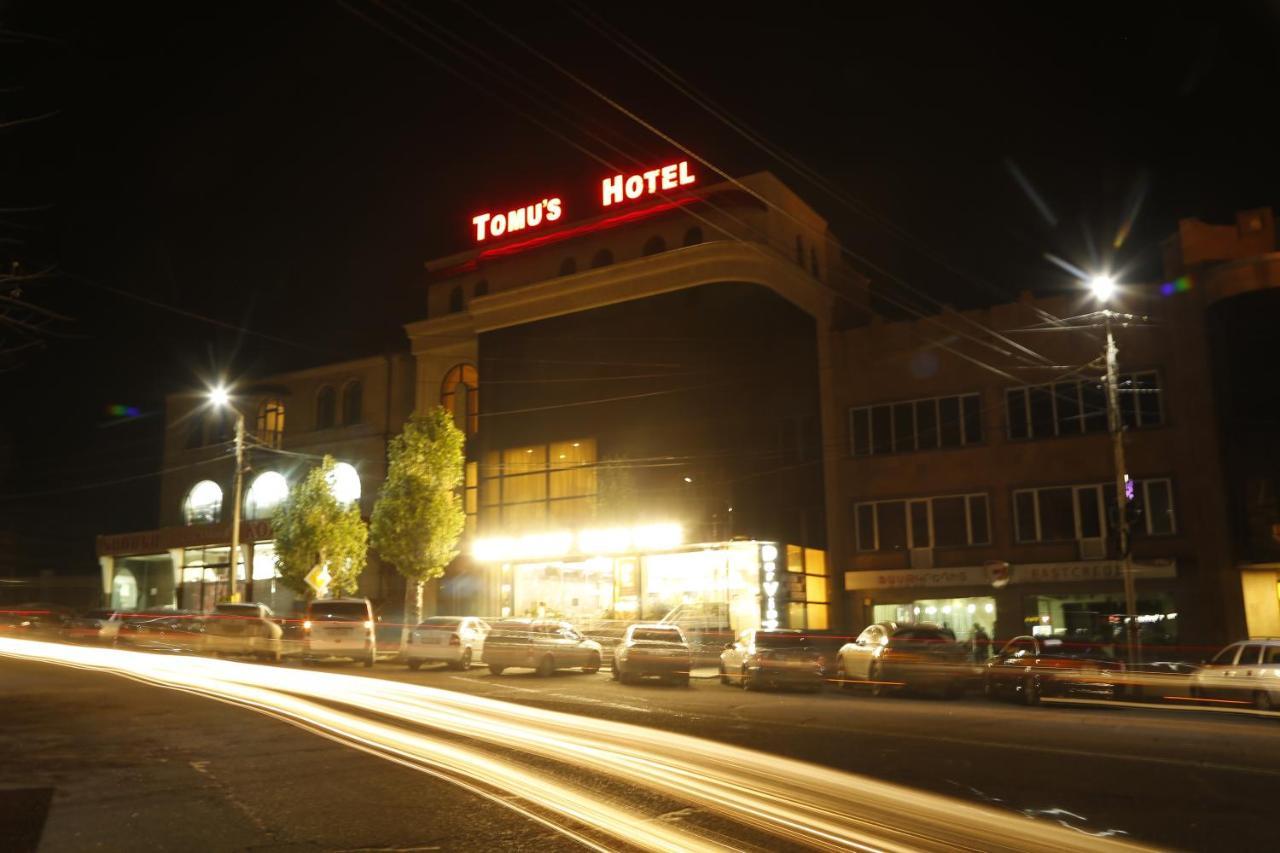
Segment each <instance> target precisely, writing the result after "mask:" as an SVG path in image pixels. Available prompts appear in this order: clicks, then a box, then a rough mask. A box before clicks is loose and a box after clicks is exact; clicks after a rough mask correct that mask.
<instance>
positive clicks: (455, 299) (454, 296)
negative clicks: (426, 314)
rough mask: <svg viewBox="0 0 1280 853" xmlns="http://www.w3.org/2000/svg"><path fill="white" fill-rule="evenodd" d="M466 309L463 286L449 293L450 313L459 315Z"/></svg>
mask: <svg viewBox="0 0 1280 853" xmlns="http://www.w3.org/2000/svg"><path fill="white" fill-rule="evenodd" d="M464 307H466V300H465V298H464V297H463V295H462V285H458V286H457V287H455V288H454V289H453V290H451V291H450V292H449V313H450V314H457V313H459V312H461V311H462V309H463V308H464Z"/></svg>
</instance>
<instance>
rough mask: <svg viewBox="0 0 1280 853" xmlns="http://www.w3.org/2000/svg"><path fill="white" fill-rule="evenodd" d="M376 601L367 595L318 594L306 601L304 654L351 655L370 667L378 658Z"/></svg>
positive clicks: (305, 657)
mask: <svg viewBox="0 0 1280 853" xmlns="http://www.w3.org/2000/svg"><path fill="white" fill-rule="evenodd" d="M374 628H375V625H374V618H373V604H372V603H371V602H370V601H369V599H367V598H319V599H315V600H313V601H310V602H308V603H307V618H306V621H304V622H303V623H302V634H303V638H304V639H303V643H302V658H303V660H317V659H319V658H350V659H351V660H353V661H355V662H356V663H362V664H364V665H365V666H366V667H371V666H373V664H374V661H376V660H377V659H378V642H377V634H376V633H375V630H374Z"/></svg>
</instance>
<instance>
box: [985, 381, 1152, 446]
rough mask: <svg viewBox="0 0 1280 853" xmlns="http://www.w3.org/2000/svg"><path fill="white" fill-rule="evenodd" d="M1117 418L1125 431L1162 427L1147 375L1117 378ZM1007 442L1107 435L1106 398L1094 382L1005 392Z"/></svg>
mask: <svg viewBox="0 0 1280 853" xmlns="http://www.w3.org/2000/svg"><path fill="white" fill-rule="evenodd" d="M1118 379H1119V391H1120V394H1119V397H1120V414H1121V417H1122V419H1123V421H1124V424H1125V426H1127V427H1130V428H1134V427H1150V426H1159V425H1160V424H1161V423H1163V416H1162V414H1161V413H1162V411H1163V408H1162V405H1161V392H1160V380H1159V375H1158V374H1157V373H1156V372H1155V371H1153V370H1149V371H1145V372H1142V373H1125V374H1121V375H1120V376H1119V377H1118ZM1005 406H1006V409H1007V415H1008V418H1007V420H1008V424H1009V437H1010V438H1048V437H1050V436H1056V435H1081V434H1083V433H1090V432H1106V431H1107V394H1106V388H1105V387H1104V385H1103V383H1101V382H1099V381H1096V380H1083V381H1071V382H1055V383H1053V384H1052V385H1033V386H1028V387H1026V388H1010V389H1008V390H1007V391H1005Z"/></svg>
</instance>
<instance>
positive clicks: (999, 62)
mask: <svg viewBox="0 0 1280 853" xmlns="http://www.w3.org/2000/svg"><path fill="white" fill-rule="evenodd" d="M900 5H902V4H889V3H857V4H853V3H806V2H791V3H786V4H774V5H772V6H762V7H761V8H760V9H759V10H758V11H747V9H748V8H749V7H748V6H747V4H742V3H699V4H693V3H680V4H677V3H661V2H655V3H645V4H617V5H613V4H609V5H606V6H601V7H600V8H601V9H603V10H604V11H603V12H602V13H601V14H603V15H604V23H605V24H606V25H608V26H611V27H614V28H616V29H618V30H620V31H622V32H623V33H625V34H626V35H627V36H628V37H629V38H631V39H632V40H634V42H635V43H636V44H638V45H640V46H641V47H643V48H644V49H646V50H648V51H650V52H651V53H652V54H653V55H654V56H655V57H656V58H657V59H659V60H660V61H662V62H663V63H665V64H666V66H667V67H668V68H669V69H670V70H672V71H674V72H675V73H677V74H678V75H680V77H681V78H682V79H683V80H684V82H685V84H686V85H687V86H688V87H689V88H690V89H692V90H694V91H696V92H697V93H699V94H700V95H701V96H703V97H705V98H709V99H710V100H711V101H714V102H715V103H717V104H719V105H720V106H721V107H723V108H725V109H726V110H728V111H729V112H731V113H732V114H734V115H735V116H736V117H737V119H738V120H740V121H742V122H744V123H745V124H746V125H749V126H750V127H751V128H752V129H754V131H756V132H758V133H759V134H760V136H761V137H763V138H764V139H765V140H767V142H768V144H769V145H772V146H776V147H777V148H778V149H781V150H783V151H784V152H785V153H786V155H788V156H790V157H793V158H796V159H797V160H799V161H801V162H802V163H804V164H805V165H806V166H807V167H808V168H810V169H812V170H814V171H815V172H816V173H817V174H819V175H820V176H821V178H822V179H823V180H825V181H828V182H829V184H828V185H829V186H830V187H833V188H834V189H835V192H836V194H837V195H838V196H839V197H840V198H839V199H838V198H837V197H835V196H833V195H830V194H828V193H826V192H825V191H824V190H823V189H821V188H819V187H818V186H816V185H815V184H814V183H812V182H810V181H808V180H807V179H806V178H804V177H803V176H801V175H800V174H798V173H797V172H796V171H795V170H794V169H792V168H790V167H789V166H787V165H786V164H785V163H783V162H781V161H780V160H779V159H777V158H776V157H774V156H772V155H771V154H769V153H767V152H765V151H762V150H761V149H760V148H758V147H755V146H753V145H752V144H750V143H749V142H747V141H746V140H745V139H744V138H743V137H742V136H741V135H739V133H737V132H736V131H735V130H734V129H733V128H732V127H730V126H727V125H726V124H724V123H721V122H720V121H719V120H717V119H716V118H714V117H713V116H712V115H711V114H710V113H708V112H707V111H705V110H703V109H702V108H700V107H698V106H697V105H695V104H694V103H693V102H692V101H690V100H689V99H688V98H686V97H685V95H684V94H682V93H681V92H679V91H677V90H676V89H674V88H672V87H671V86H669V85H667V84H666V83H664V82H663V81H662V80H660V79H659V78H658V77H656V76H655V75H653V74H651V73H650V72H648V71H646V70H645V69H644V68H642V67H641V66H640V65H639V64H638V63H637V61H636V60H635V59H634V58H632V57H630V56H628V55H627V54H626V53H625V52H624V51H623V50H622V47H621V46H620V45H619V44H618V43H616V42H614V41H611V40H610V39H609V38H607V37H606V36H605V35H603V34H602V33H601V32H600V31H599V30H597V29H594V28H592V27H591V26H588V24H587V22H586V20H585V19H584V17H583V15H582V13H580V12H579V10H580V9H581V8H582V7H580V6H577V5H575V4H573V3H567V2H548V3H524V4H490V5H487V6H486V7H485V11H484V14H485V15H486V16H488V20H485V19H482V18H480V17H477V16H476V15H474V14H472V13H471V12H469V11H468V10H467V8H466V7H464V6H461V5H458V4H454V3H447V2H435V3H420V4H416V5H412V4H407V3H402V2H394V0H386V2H383V3H374V2H369V0H349V3H348V4H347V5H344V4H340V3H334V2H322V0H311V1H310V2H296V3H289V2H272V3H260V2H252V3H235V2H223V3H213V4H204V5H202V6H196V5H195V4H180V3H179V4H154V5H150V6H149V5H148V4H145V3H138V4H111V3H84V4H72V3H66V2H58V0H41V2H20V3H12V2H11V3H7V4H3V5H0V27H2V28H3V29H4V30H5V31H7V36H6V37H7V41H6V42H5V44H4V48H5V55H6V60H5V63H4V67H3V74H4V80H3V81H2V82H3V92H0V104H3V108H2V109H0V121H7V120H12V119H14V118H20V117H23V116H30V115H38V114H42V113H44V112H47V111H54V110H56V111H57V113H56V115H54V116H52V117H51V118H48V119H45V120H43V121H39V122H35V123H32V124H30V125H23V126H20V127H11V128H6V129H0V140H2V141H3V144H4V151H5V156H4V158H3V160H2V161H0V162H2V163H3V166H2V167H0V168H3V170H4V171H3V178H4V184H3V186H4V190H3V194H4V197H3V198H2V199H0V207H15V206H24V205H46V204H47V205H51V206H50V207H49V208H48V209H47V210H42V211H38V212H35V213H5V214H0V221H2V222H3V227H2V230H0V236H3V237H4V238H5V239H6V242H4V243H3V244H0V250H3V251H5V252H9V253H10V254H11V257H10V258H9V260H11V261H12V260H17V261H20V262H21V263H22V265H23V268H24V269H40V268H42V267H44V266H46V265H53V266H56V269H57V271H58V274H57V275H56V276H54V277H53V278H51V279H50V280H49V281H48V282H47V283H44V284H41V285H34V286H30V287H28V288H27V289H26V291H25V298H30V299H32V300H33V301H36V302H38V303H40V304H43V305H45V306H47V307H50V308H54V309H57V310H59V311H62V312H65V313H66V314H68V315H70V316H71V317H72V318H73V321H72V322H70V323H68V324H62V325H60V326H58V327H57V331H58V332H60V333H61V334H63V335H66V337H53V336H50V337H49V338H48V340H47V346H46V348H45V349H43V350H41V351H37V352H33V353H31V354H30V355H29V356H28V357H27V358H26V359H25V360H24V361H23V362H22V363H21V365H20V366H19V367H18V368H17V369H15V370H10V371H8V372H6V373H3V374H0V383H3V385H4V397H3V399H4V401H5V404H4V406H3V407H2V408H0V531H2V530H3V528H5V527H17V528H18V529H19V530H20V532H21V534H22V536H23V537H24V541H27V542H29V543H35V544H41V543H43V544H44V545H48V547H49V548H50V549H53V548H54V546H55V544H56V543H66V545H67V548H66V550H65V551H59V552H57V556H54V554H55V552H54V550H48V551H41V552H40V553H42V554H44V555H45V556H44V562H43V563H42V566H44V567H50V568H59V569H64V568H71V567H72V566H71V564H72V563H74V564H75V565H74V568H78V569H85V568H91V567H92V563H91V551H90V550H89V544H88V542H89V540H88V538H87V536H88V534H90V533H92V532H94V531H98V532H101V531H119V530H126V529H137V528H145V527H148V526H151V525H153V524H154V518H155V513H156V506H155V500H156V497H155V495H156V489H155V484H156V478H155V477H154V476H147V475H149V474H151V473H152V472H154V471H155V470H156V468H157V467H158V466H159V464H160V458H159V449H160V448H159V444H160V432H161V431H160V426H161V424H160V420H161V417H160V409H159V406H160V403H161V401H162V398H163V395H164V394H165V393H167V392H169V391H173V390H179V389H182V388H186V387H198V386H199V384H200V379H201V377H203V376H208V375H209V374H210V373H211V372H214V371H219V370H224V371H229V372H230V373H231V374H232V375H247V376H251V375H254V374H258V373H262V372H265V371H270V370H276V369H281V368H286V367H295V366H300V365H306V364H313V363H320V362H323V361H325V360H332V359H336V358H341V357H345V356H349V355H361V354H366V353H369V352H374V351H377V350H379V349H381V348H384V347H387V346H403V342H402V335H401V333H400V331H399V325H400V324H401V323H402V322H404V321H406V320H409V319H412V318H415V317H417V316H421V314H422V311H421V304H422V291H423V286H422V273H421V269H422V266H421V265H422V262H423V261H424V260H425V259H427V258H431V257H437V256H441V255H445V254H449V253H452V252H454V251H458V250H460V249H463V248H466V247H467V245H468V240H467V228H468V227H469V226H468V219H469V215H470V214H471V213H472V212H473V211H475V210H480V209H487V208H500V207H502V205H504V204H508V203H513V204H514V203H515V202H523V201H524V200H526V199H527V198H531V197H542V196H544V195H547V194H548V193H567V192H571V191H572V188H575V187H582V186H589V185H590V184H591V182H593V181H594V180H595V179H596V178H598V177H600V176H601V175H603V174H607V173H608V170H607V168H606V167H605V166H603V165H601V164H600V163H598V162H596V161H594V160H593V159H591V157H590V156H589V154H588V153H587V152H584V151H583V150H580V148H579V147H577V146H580V147H581V148H585V149H587V150H588V151H590V152H591V153H594V154H596V155H598V156H599V157H600V158H602V159H604V160H606V161H609V162H611V163H618V164H619V166H620V167H625V166H627V165H628V160H629V159H633V160H634V161H637V162H641V163H644V164H655V165H656V164H659V163H661V162H664V161H666V160H667V159H668V158H669V157H671V156H672V155H673V154H674V152H675V148H674V147H673V145H672V144H671V143H670V142H667V141H663V140H660V139H658V138H657V137H655V136H654V135H653V134H651V133H650V132H648V131H646V130H644V129H643V128H641V127H640V126H638V125H637V124H635V123H633V122H632V121H631V120H630V119H629V118H627V117H625V116H623V115H621V114H620V113H618V112H616V111H614V110H613V109H611V108H610V107H608V106H607V105H605V104H604V103H602V102H601V101H600V100H598V99H597V98H596V97H595V96H594V95H592V94H589V93H587V92H586V91H584V90H583V89H582V88H580V87H579V86H578V85H577V84H575V83H573V82H572V81H570V80H569V79H568V78H567V77H565V76H563V75H562V74H561V72H560V71H557V70H556V69H555V68H553V67H552V66H551V65H550V64H548V62H547V61H546V60H550V61H551V62H554V63H558V64H560V65H561V66H562V67H563V68H564V69H565V70H567V71H570V72H572V73H573V74H576V75H578V76H580V77H581V78H582V79H584V80H585V81H587V82H589V83H590V84H592V85H594V86H596V87H599V88H600V89H601V90H602V91H603V92H604V93H606V94H607V95H609V96H610V97H612V98H614V99H616V100H617V101H618V102H620V103H621V104H623V105H625V106H626V107H628V108H629V109H631V110H633V111H635V112H636V113H637V114H639V115H640V116H642V117H644V118H645V119H647V120H648V121H650V122H652V123H653V124H654V125H656V126H657V127H658V128H660V129H661V130H662V131H663V132H665V133H667V134H668V135H670V136H671V137H673V138H674V139H675V140H677V141H679V142H680V143H682V144H683V145H685V146H687V147H689V148H690V149H692V150H693V151H695V152H696V153H697V154H698V155H699V156H701V157H703V158H705V159H707V160H709V161H710V162H712V163H714V164H715V165H716V166H719V167H721V168H723V169H724V170H726V171H728V172H730V173H735V174H743V173H747V172H752V171H756V170H759V169H770V170H773V171H774V172H775V173H777V174H778V175H779V176H780V177H781V178H782V179H783V180H784V181H786V182H787V183H789V184H790V185H791V186H792V187H793V188H794V189H796V190H797V191H798V192H800V193H801V194H802V195H804V196H805V197H806V198H808V199H809V200H810V201H811V202H812V204H813V205H814V206H815V207H816V208H817V209H818V210H819V211H820V212H821V213H822V214H823V215H825V216H827V217H828V219H829V220H830V221H831V223H832V226H833V229H834V230H835V233H836V235H837V236H838V237H839V238H840V239H841V240H842V241H843V242H844V243H845V245H846V246H847V247H848V248H850V249H851V250H853V251H854V252H856V253H857V254H858V255H860V256H862V257H865V258H866V259H868V260H869V261H870V262H872V263H873V264H874V265H875V267H878V268H881V269H884V270H886V271H888V272H889V273H891V274H892V275H893V276H896V277H898V278H901V279H902V280H905V281H908V282H910V283H911V285H912V286H914V287H917V288H920V289H922V290H925V291H927V292H929V293H931V294H933V295H934V296H936V297H937V298H938V299H941V300H944V301H946V302H949V303H952V304H957V305H974V304H980V303H983V302H991V301H997V300H1001V299H1006V298H1010V297H1012V296H1013V295H1015V294H1016V293H1017V292H1018V291H1020V290H1023V289H1027V288H1030V289H1035V290H1040V291H1051V290H1054V289H1057V288H1061V287H1064V286H1068V285H1069V282H1068V281H1067V280H1065V279H1064V278H1063V276H1062V275H1061V274H1060V272H1059V271H1058V270H1057V269H1056V268H1055V267H1053V266H1051V265H1050V264H1048V263H1047V262H1045V261H1044V260H1043V254H1044V253H1045V252H1054V253H1056V254H1059V255H1061V256H1063V257H1065V258H1068V259H1070V260H1072V261H1073V262H1076V263H1082V264H1085V263H1089V262H1090V254H1091V248H1090V247H1107V246H1109V245H1110V244H1111V243H1112V241H1113V238H1114V237H1115V235H1116V233H1117V231H1118V229H1119V228H1120V227H1121V224H1122V223H1123V222H1124V221H1125V220H1126V219H1127V218H1129V216H1130V215H1131V213H1132V212H1133V211H1134V210H1136V211H1137V213H1136V217H1135V218H1134V225H1133V228H1132V231H1131V233H1130V236H1129V237H1128V239H1127V240H1126V241H1125V242H1124V244H1123V245H1122V246H1121V247H1120V249H1119V250H1118V251H1117V252H1116V253H1115V263H1116V264H1118V265H1120V266H1123V267H1125V268H1126V269H1129V270H1131V271H1132V274H1133V275H1134V276H1137V277H1154V276H1157V275H1158V274H1159V270H1158V252H1157V249H1158V242H1159V240H1160V239H1161V238H1163V237H1164V236H1166V235H1167V234H1168V233H1170V231H1171V230H1172V229H1173V228H1174V227H1175V225H1176V221H1177V219H1178V218H1179V217H1183V216H1193V215H1198V216H1201V217H1203V218H1211V219H1222V218H1224V217H1228V218H1229V217H1230V215H1231V213H1232V211H1234V210H1235V209H1238V208H1243V207H1249V206H1260V205H1276V203H1277V201H1278V200H1280V199H1277V196H1278V195H1280V158H1277V157H1276V156H1275V147H1274V138H1273V137H1270V136H1268V135H1267V134H1266V133H1265V131H1264V128H1265V125H1266V122H1265V121H1264V120H1263V119H1262V118H1260V116H1262V115H1265V112H1266V110H1268V109H1269V108H1270V106H1271V105H1272V104H1273V103H1274V91H1275V83H1276V81H1277V80H1278V79H1280V74H1277V71H1280V60H1278V59H1277V57H1280V50H1277V47H1278V45H1277V41H1278V36H1280V23H1278V21H1280V6H1278V5H1276V4H1274V3H1272V4H1176V3H1151V4H1144V3H1126V4H1116V3H1107V4H1089V3H1075V4H1069V5H1062V6H1057V7H1050V6H1046V5H1045V4H1013V3H1010V4H1003V5H1002V4H987V5H982V6H974V5H972V4H952V3H940V4H934V5H928V6H926V5H923V4H922V5H920V6H917V7H914V8H913V9H908V10H905V11H904V10H900V9H899V8H898V7H899V6H900ZM593 6H594V4H593ZM1210 6H1212V7H1211V8H1210ZM979 12H980V13H981V14H979ZM356 13H359V14H360V15H365V16H367V17H368V18H369V19H370V20H369V21H366V20H364V19H362V18H361V17H359V16H358V15H357V14H356ZM371 22H372V23H371ZM375 24H376V25H378V26H381V27H384V28H386V29H387V30H390V31H391V33H388V32H385V31H383V30H380V29H378V28H377V26H375ZM494 25H496V27H495V26H494ZM499 28H500V29H499ZM503 31H505V32H506V33H508V34H510V35H511V36H514V38H515V39H518V40H520V41H523V42H524V43H525V44H526V45H527V48H526V47H525V46H521V45H520V44H518V43H517V41H515V40H513V39H512V38H509V37H508V35H505V34H504V33H503ZM13 33H17V35H13ZM397 39H401V40H403V41H399V40H397ZM405 42H407V44H406V43H405ZM528 48H531V49H528ZM472 83H474V85H471V84H472ZM611 147H616V148H617V149H620V152H621V153H619V151H616V150H611ZM1015 172H1017V173H1018V174H1021V175H1022V176H1023V177H1024V178H1025V181H1026V183H1027V185H1028V186H1031V187H1033V188H1034V191H1035V193H1036V194H1037V195H1038V196H1039V197H1040V198H1041V199H1042V201H1043V207H1044V209H1043V210H1042V209H1041V206H1040V205H1037V204H1036V203H1033V202H1032V200H1031V199H1030V198H1029V196H1028V194H1027V192H1026V190H1025V189H1024V187H1023V186H1022V185H1021V184H1020V183H1019V181H1018V180H1016V179H1015V177H1014V173H1015ZM841 199H843V200H841ZM865 269H872V268H870V267H866V268H865ZM872 277H873V278H876V279H879V280H883V278H884V277H883V276H882V275H879V274H877V273H874V272H873V273H872ZM104 287H106V288H114V289H116V290H118V291H124V292H126V293H128V294H132V295H134V296H136V297H140V298H141V299H143V300H149V301H150V302H149V303H148V302H140V301H137V300H134V299H130V298H127V297H126V296H123V295H119V294H116V293H112V292H110V291H109V290H106V289H104ZM156 303H158V304H159V305H163V306H169V308H171V309H176V310H177V311H181V312H188V313H189V314H195V315H199V316H201V317H205V318H208V319H209V320H213V321H217V322H218V323H222V324H225V326H223V327H220V326H218V325H215V324H214V323H212V322H208V321H206V320H200V319H195V318H192V317H190V316H183V315H181V314H179V313H175V311H173V310H168V309H166V308H163V307H158V305H157V304H156ZM226 326H230V327H245V328H248V329H251V330H253V333H249V334H246V333H244V332H241V331H235V330H234V329H233V328H227V327H226ZM264 336H274V338H278V339H282V340H283V341H286V342H281V340H273V339H270V338H268V337H264ZM113 403H119V404H126V405H132V406H137V407H138V408H139V409H140V410H141V412H142V414H143V416H142V417H141V418H138V419H136V420H131V421H124V422H121V421H119V420H117V419H112V418H111V417H109V416H107V415H106V414H105V408H104V407H106V406H108V405H110V404H113ZM5 444H7V449H6V447H5V446H4V445H5ZM6 456H7V457H8V459H7V460H6ZM125 478H136V479H129V480H125ZM121 480H124V481H123V482H116V481H121ZM100 483H112V484H111V485H102V486H96V487H95V488H90V489H80V490H76V491H68V490H69V489H71V488H72V487H78V486H82V485H91V484H100ZM34 492H41V493H48V494H43V495H40V496H33V497H28V498H20V499H19V498H14V497H13V496H14V495H26V494H30V493H34Z"/></svg>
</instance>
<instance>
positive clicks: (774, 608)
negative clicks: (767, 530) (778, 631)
mask: <svg viewBox="0 0 1280 853" xmlns="http://www.w3.org/2000/svg"><path fill="white" fill-rule="evenodd" d="M785 591H786V590H785V588H783V587H782V586H780V584H779V583H778V546H777V545H772V544H770V543H767V542H766V543H765V544H763V545H761V546H760V627H761V628H763V629H765V630H766V631H772V630H773V629H774V628H777V627H778V625H779V624H781V623H780V622H779V618H778V613H779V611H780V610H781V607H780V602H781V601H782V600H783V593H784V592H785Z"/></svg>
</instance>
